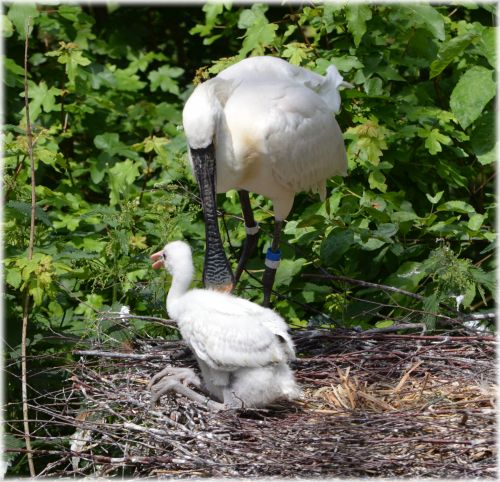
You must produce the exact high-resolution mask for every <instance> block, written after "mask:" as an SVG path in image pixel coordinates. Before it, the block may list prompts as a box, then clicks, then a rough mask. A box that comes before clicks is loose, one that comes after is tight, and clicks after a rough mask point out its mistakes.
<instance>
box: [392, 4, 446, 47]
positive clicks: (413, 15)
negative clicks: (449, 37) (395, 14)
mask: <svg viewBox="0 0 500 482" xmlns="http://www.w3.org/2000/svg"><path fill="white" fill-rule="evenodd" d="M400 8H403V9H405V11H406V12H405V13H406V14H407V15H408V16H409V18H410V19H411V21H412V22H413V23H414V25H418V26H420V27H423V28H425V29H426V30H428V31H429V32H430V33H432V35H433V36H434V37H436V38H437V39H438V40H444V39H445V33H444V19H443V16H442V15H441V14H440V13H439V12H438V11H437V10H436V9H435V8H434V7H432V6H431V5H425V4H423V3H419V4H413V5H404V6H402V7H400Z"/></svg>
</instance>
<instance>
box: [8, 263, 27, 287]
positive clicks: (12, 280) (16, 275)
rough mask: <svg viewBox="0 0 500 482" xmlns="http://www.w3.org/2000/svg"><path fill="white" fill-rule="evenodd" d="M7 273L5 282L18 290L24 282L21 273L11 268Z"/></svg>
mask: <svg viewBox="0 0 500 482" xmlns="http://www.w3.org/2000/svg"><path fill="white" fill-rule="evenodd" d="M6 271H7V274H6V276H5V282H6V283H7V284H9V285H10V286H12V287H13V288H14V289H16V290H17V289H18V288H19V287H20V286H21V283H22V281H23V279H22V277H21V272H20V271H19V269H18V268H16V267H13V268H9V269H7V270H6Z"/></svg>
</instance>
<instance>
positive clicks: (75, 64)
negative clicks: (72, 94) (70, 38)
mask: <svg viewBox="0 0 500 482" xmlns="http://www.w3.org/2000/svg"><path fill="white" fill-rule="evenodd" d="M60 44H61V46H60V48H59V49H58V50H54V51H52V52H47V53H46V54H45V55H46V56H47V57H57V61H58V62H59V63H60V64H63V65H65V69H66V74H67V76H68V79H69V84H70V85H71V86H74V84H75V79H76V76H77V74H78V73H79V68H80V66H82V67H85V66H86V65H89V64H90V63H91V62H90V59H88V58H87V57H84V56H83V52H82V51H81V49H80V48H79V47H78V45H77V44H74V43H65V42H60Z"/></svg>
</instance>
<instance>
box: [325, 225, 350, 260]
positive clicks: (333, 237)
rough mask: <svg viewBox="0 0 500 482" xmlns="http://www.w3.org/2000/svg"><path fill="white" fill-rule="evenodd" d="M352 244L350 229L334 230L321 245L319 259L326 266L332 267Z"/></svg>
mask: <svg viewBox="0 0 500 482" xmlns="http://www.w3.org/2000/svg"><path fill="white" fill-rule="evenodd" d="M353 244H354V235H353V233H352V231H351V230H350V229H343V228H340V229H334V230H333V231H332V232H331V233H330V234H329V235H328V237H327V238H326V239H324V240H323V242H322V243H321V249H320V258H321V262H322V263H323V264H325V265H326V266H334V265H336V264H337V262H338V261H339V260H340V258H342V256H343V255H344V254H345V253H346V252H347V251H348V250H349V248H350V247H351V246H352V245H353Z"/></svg>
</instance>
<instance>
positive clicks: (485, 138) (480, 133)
mask: <svg viewBox="0 0 500 482" xmlns="http://www.w3.org/2000/svg"><path fill="white" fill-rule="evenodd" d="M470 138H471V145H472V150H473V152H474V154H475V155H476V156H477V159H478V161H479V162H480V163H481V164H482V165H483V166H485V165H488V164H493V163H494V162H496V160H497V155H496V153H497V150H496V147H497V141H496V135H495V114H494V112H493V110H488V111H487V112H483V114H482V115H481V117H479V119H477V120H476V122H475V123H474V130H473V131H472V133H471V135H470Z"/></svg>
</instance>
